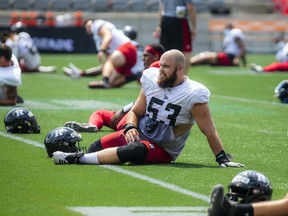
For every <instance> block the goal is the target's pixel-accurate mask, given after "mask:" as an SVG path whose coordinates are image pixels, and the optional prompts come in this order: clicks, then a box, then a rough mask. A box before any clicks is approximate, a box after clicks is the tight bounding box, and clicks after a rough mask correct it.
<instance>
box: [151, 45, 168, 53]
mask: <svg viewBox="0 0 288 216" xmlns="http://www.w3.org/2000/svg"><path fill="white" fill-rule="evenodd" d="M149 46H151V47H152V48H153V49H155V50H157V52H159V53H160V54H161V55H162V54H163V53H164V52H165V48H164V47H163V46H162V44H159V43H152V44H149Z"/></svg>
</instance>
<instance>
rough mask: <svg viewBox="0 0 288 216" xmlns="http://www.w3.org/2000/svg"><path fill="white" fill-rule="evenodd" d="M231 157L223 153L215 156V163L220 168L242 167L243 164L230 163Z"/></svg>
mask: <svg viewBox="0 0 288 216" xmlns="http://www.w3.org/2000/svg"><path fill="white" fill-rule="evenodd" d="M231 159H232V156H231V155H230V154H228V153H226V152H225V151H221V152H220V153H219V154H217V155H216V161H217V162H218V163H219V165H220V166H221V167H244V165H243V164H241V163H237V162H233V161H231Z"/></svg>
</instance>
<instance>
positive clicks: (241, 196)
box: [226, 170, 273, 203]
mask: <svg viewBox="0 0 288 216" xmlns="http://www.w3.org/2000/svg"><path fill="white" fill-rule="evenodd" d="M228 190H229V192H228V193H227V194H226V196H227V198H228V199H229V200H232V201H235V202H239V203H252V202H260V201H267V200H271V197H272V192H273V190H272V185H271V183H270V181H269V179H268V178H267V177H266V176H265V175H263V174H262V173H260V172H257V171H253V170H247V171H243V172H240V173H239V174H237V175H236V176H235V177H234V178H233V179H232V182H231V183H230V184H229V185H228Z"/></svg>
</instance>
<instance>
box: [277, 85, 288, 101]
mask: <svg viewBox="0 0 288 216" xmlns="http://www.w3.org/2000/svg"><path fill="white" fill-rule="evenodd" d="M274 95H275V97H278V98H279V100H280V101H281V102H282V103H288V80H283V81H281V82H280V83H279V84H278V85H277V86H276V88H275V90H274Z"/></svg>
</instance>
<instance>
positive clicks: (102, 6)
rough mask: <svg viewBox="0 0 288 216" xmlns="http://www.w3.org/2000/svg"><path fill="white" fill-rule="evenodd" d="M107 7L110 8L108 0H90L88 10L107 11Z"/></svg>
mask: <svg viewBox="0 0 288 216" xmlns="http://www.w3.org/2000/svg"><path fill="white" fill-rule="evenodd" d="M109 9H110V4H109V1H107V0H91V4H90V9H88V11H94V12H107V11H108V10H109Z"/></svg>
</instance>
